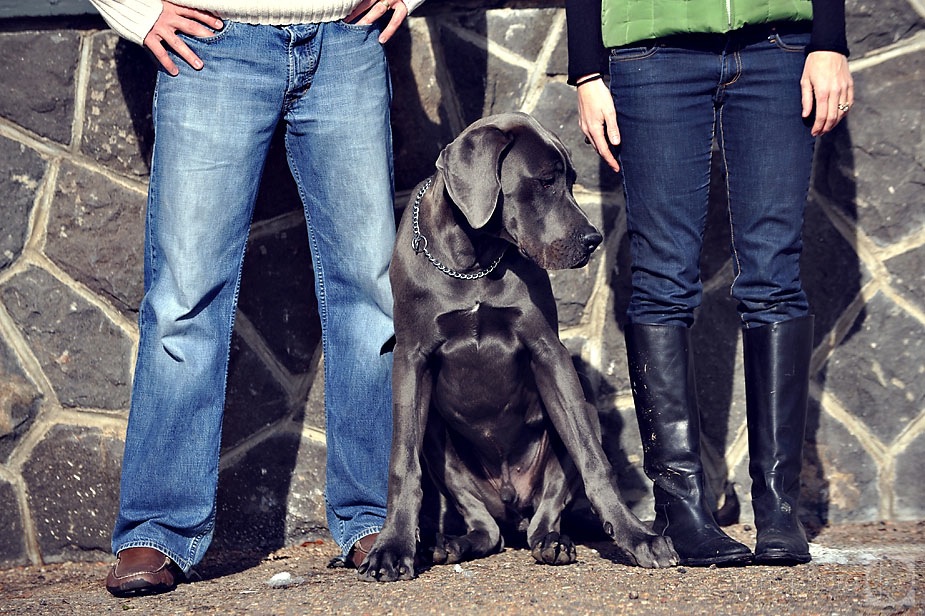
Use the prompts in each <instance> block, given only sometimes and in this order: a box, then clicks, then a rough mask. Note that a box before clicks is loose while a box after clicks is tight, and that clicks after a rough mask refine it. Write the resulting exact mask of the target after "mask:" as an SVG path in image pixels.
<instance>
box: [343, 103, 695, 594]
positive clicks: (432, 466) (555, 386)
mask: <svg viewBox="0 0 925 616" xmlns="http://www.w3.org/2000/svg"><path fill="white" fill-rule="evenodd" d="M436 166H437V171H436V173H435V175H434V176H433V177H432V178H430V179H428V180H427V181H426V182H422V184H421V185H419V186H418V187H417V188H416V189H415V191H414V194H413V196H412V201H411V203H410V204H409V208H408V209H407V210H406V211H405V214H404V217H403V219H402V221H401V225H400V227H399V232H398V241H397V243H396V248H395V251H394V254H393V257H392V264H391V267H390V272H389V273H390V278H391V283H392V289H393V292H394V296H395V334H396V337H395V347H394V374H393V442H392V451H391V463H390V475H389V490H388V493H389V495H388V506H387V515H386V520H385V524H384V527H383V529H382V532H381V533H380V534H379V537H378V538H377V540H376V542H375V544H374V546H373V548H372V549H371V551H370V553H369V555H368V556H367V558H366V559H365V561H364V562H363V563H362V564H361V565H360V567H359V569H358V573H359V576H360V578H361V579H364V580H367V581H394V580H406V579H411V578H413V577H415V575H416V573H417V572H416V570H415V555H416V552H417V548H418V541H419V517H420V514H421V506H422V480H423V479H424V476H423V474H422V473H423V472H424V467H426V470H427V472H428V474H429V476H430V478H431V479H432V480H433V482H434V483H435V484H436V485H437V486H438V487H439V488H440V489H441V491H442V492H443V494H444V495H445V498H446V499H448V501H449V502H450V503H451V504H452V506H453V507H455V509H456V510H457V511H458V512H459V514H461V516H462V518H463V520H464V522H465V533H464V534H463V535H462V536H458V537H456V538H452V539H450V540H448V541H445V542H444V543H443V544H442V545H438V546H437V547H436V548H435V550H434V562H435V563H437V564H440V563H454V562H460V561H463V560H469V559H474V558H479V557H482V556H486V555H488V554H491V553H494V552H497V551H499V550H500V549H501V548H502V547H503V540H502V531H501V528H500V527H499V523H501V524H506V525H514V526H515V527H518V525H519V529H521V530H526V539H527V545H528V546H529V548H530V550H531V552H532V554H533V556H534V558H535V559H536V560H537V561H539V562H541V563H548V564H566V563H570V562H574V560H575V559H576V550H575V545H574V543H573V542H572V541H571V540H570V539H569V538H568V537H567V536H565V535H564V534H560V520H561V516H562V511H563V509H564V508H565V506H566V505H567V504H568V503H569V502H570V501H571V500H572V499H573V497H574V496H575V495H576V492H577V491H578V490H580V488H581V482H582V481H583V482H584V487H585V493H586V495H587V497H588V500H589V501H590V503H591V505H592V507H593V508H594V510H595V512H596V513H597V515H598V516H599V518H600V520H601V522H602V524H603V529H604V532H606V533H607V535H609V536H610V537H611V538H612V539H613V540H614V542H615V543H616V544H617V545H618V546H619V547H620V548H622V549H623V551H625V552H626V553H628V555H630V556H631V557H632V558H633V559H634V560H635V562H636V563H638V564H639V565H641V566H643V567H666V566H671V565H674V564H677V555H676V554H675V552H674V549H673V548H672V546H671V542H670V539H667V538H666V537H661V536H658V535H656V534H654V533H653V532H652V531H651V530H650V529H649V528H648V527H646V526H645V525H644V524H643V523H642V522H641V521H640V520H639V519H638V518H636V516H634V515H633V513H632V512H631V511H630V510H629V509H628V507H627V506H626V505H625V503H624V502H623V500H622V499H621V498H620V496H619V494H618V492H617V488H616V485H615V481H614V473H613V471H612V469H611V466H610V463H609V462H608V460H607V457H606V455H605V454H604V451H603V449H602V447H601V432H600V423H599V419H598V416H597V412H596V410H595V409H594V407H593V406H592V405H591V404H589V403H588V402H587V401H586V399H585V397H584V393H583V390H582V388H581V385H580V382H579V378H578V375H577V373H576V371H575V368H574V366H573V364H572V361H571V357H570V355H569V352H568V351H567V350H566V349H565V347H564V346H563V345H562V343H561V342H560V341H559V335H558V317H557V313H556V303H555V300H554V298H553V294H552V288H551V285H550V282H549V275H548V274H547V272H546V270H552V269H565V268H576V267H582V266H584V265H585V264H587V262H588V260H589V259H590V256H591V253H592V252H593V251H594V249H595V248H596V247H597V246H598V245H599V244H600V242H601V241H602V237H601V234H600V233H599V232H598V231H597V229H595V228H594V226H592V225H591V223H590V222H589V221H588V218H587V217H586V216H585V214H584V213H583V212H582V211H581V210H580V209H579V207H578V204H577V203H576V201H575V199H574V197H573V196H572V191H571V188H572V184H573V182H574V181H575V171H574V169H573V167H572V164H571V161H570V159H569V155H568V151H567V150H566V148H565V146H563V145H562V143H561V142H560V141H559V139H558V138H557V137H555V136H554V135H553V134H552V133H550V132H549V131H547V130H546V129H545V128H543V127H542V126H541V125H540V124H539V123H538V122H537V121H536V120H535V119H533V118H532V117H530V116H529V115H527V114H522V113H506V114H501V115H496V116H491V117H488V118H485V119H482V120H479V121H477V122H475V123H474V124H472V125H471V126H469V127H468V128H467V129H466V130H465V131H463V133H462V134H460V136H459V137H458V138H457V139H456V140H455V141H453V142H452V143H451V144H450V145H448V146H447V147H446V148H445V149H444V150H443V152H441V154H440V156H439V158H438V160H437V165H436Z"/></svg>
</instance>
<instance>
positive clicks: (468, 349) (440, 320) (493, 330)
mask: <svg viewBox="0 0 925 616" xmlns="http://www.w3.org/2000/svg"><path fill="white" fill-rule="evenodd" d="M522 316H523V314H522V311H521V310H520V309H519V308H515V307H496V306H491V305H487V304H484V303H480V302H476V303H474V304H473V305H471V306H468V307H466V308H461V309H457V310H453V311H451V312H446V313H444V314H441V315H439V316H438V317H437V318H436V323H437V331H438V334H439V336H440V339H441V340H442V341H443V342H442V344H441V345H440V348H439V350H438V354H439V356H440V358H441V360H442V361H441V363H442V364H444V365H445V364H456V363H458V362H462V363H463V364H469V363H474V364H477V365H482V364H483V362H485V361H489V362H491V363H490V364H489V365H486V366H484V367H485V368H486V369H498V368H500V367H501V366H499V365H498V363H497V362H504V363H507V362H510V361H517V360H516V358H513V357H511V355H516V353H517V352H518V351H519V350H520V349H521V347H522V346H523V344H522V342H521V341H520V340H519V338H518V337H517V335H516V333H515V332H517V331H519V330H518V324H519V321H520V320H521V319H522ZM505 355H506V356H507V357H505Z"/></svg>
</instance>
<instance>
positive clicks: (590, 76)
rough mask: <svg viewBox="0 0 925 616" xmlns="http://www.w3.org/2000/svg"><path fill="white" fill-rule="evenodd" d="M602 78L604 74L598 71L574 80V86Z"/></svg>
mask: <svg viewBox="0 0 925 616" xmlns="http://www.w3.org/2000/svg"><path fill="white" fill-rule="evenodd" d="M603 78H604V76H603V75H601V74H600V73H597V74H596V75H589V76H588V77H584V78H582V79H579V80H578V81H576V82H575V87H576V88H577V87H578V86H583V85H585V84H586V83H591V82H592V81H597V80H598V79H603Z"/></svg>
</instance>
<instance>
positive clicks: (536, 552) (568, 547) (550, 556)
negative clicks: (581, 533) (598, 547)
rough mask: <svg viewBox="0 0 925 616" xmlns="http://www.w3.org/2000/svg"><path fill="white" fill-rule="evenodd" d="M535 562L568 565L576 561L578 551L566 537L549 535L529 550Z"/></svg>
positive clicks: (555, 534) (553, 533)
mask: <svg viewBox="0 0 925 616" xmlns="http://www.w3.org/2000/svg"><path fill="white" fill-rule="evenodd" d="M531 552H532V554H533V558H535V559H536V562H538V563H541V564H545V565H569V564H571V563H573V562H575V561H576V560H577V559H578V551H577V550H576V548H575V544H574V543H573V542H572V540H571V538H569V536H568V535H560V534H559V533H555V532H552V533H549V534H548V535H546V536H545V537H543V540H542V541H540V542H539V543H537V544H536V545H535V546H533V549H532V550H531Z"/></svg>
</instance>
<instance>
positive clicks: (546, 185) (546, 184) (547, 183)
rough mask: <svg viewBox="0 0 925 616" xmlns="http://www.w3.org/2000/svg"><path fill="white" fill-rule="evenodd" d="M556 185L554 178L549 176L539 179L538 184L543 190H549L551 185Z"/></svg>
mask: <svg viewBox="0 0 925 616" xmlns="http://www.w3.org/2000/svg"><path fill="white" fill-rule="evenodd" d="M555 183H556V176H554V175H553V176H550V177H548V178H540V184H541V185H542V186H543V188H551V187H552V185H553V184H555Z"/></svg>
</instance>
